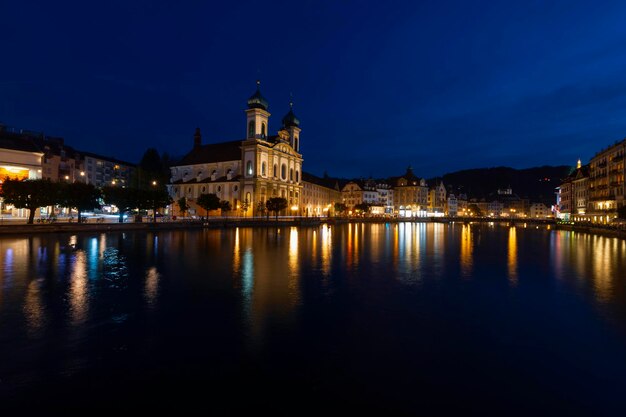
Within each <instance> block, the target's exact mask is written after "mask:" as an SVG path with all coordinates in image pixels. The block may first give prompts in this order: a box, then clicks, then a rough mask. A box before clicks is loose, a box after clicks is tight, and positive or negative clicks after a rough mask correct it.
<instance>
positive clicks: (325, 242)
mask: <svg viewBox="0 0 626 417" xmlns="http://www.w3.org/2000/svg"><path fill="white" fill-rule="evenodd" d="M321 235H322V251H321V252H322V272H323V273H324V275H328V274H330V266H331V263H332V256H333V251H332V245H333V232H332V229H331V228H330V227H329V226H328V225H326V224H324V225H323V226H322V231H321Z"/></svg>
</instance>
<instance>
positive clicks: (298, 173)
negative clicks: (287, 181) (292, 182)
mask: <svg viewBox="0 0 626 417" xmlns="http://www.w3.org/2000/svg"><path fill="white" fill-rule="evenodd" d="M296 182H300V171H296Z"/></svg>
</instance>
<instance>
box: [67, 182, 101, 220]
mask: <svg viewBox="0 0 626 417" xmlns="http://www.w3.org/2000/svg"><path fill="white" fill-rule="evenodd" d="M59 185H60V187H61V189H60V197H61V201H60V204H61V205H62V206H63V207H68V208H70V209H76V211H77V212H78V222H79V223H80V222H81V221H82V217H81V212H82V211H85V210H93V209H95V208H100V197H101V193H100V190H98V189H97V188H96V187H94V185H93V184H85V183H82V182H74V183H60V184H59Z"/></svg>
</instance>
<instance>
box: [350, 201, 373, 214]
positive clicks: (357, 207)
mask: <svg viewBox="0 0 626 417" xmlns="http://www.w3.org/2000/svg"><path fill="white" fill-rule="evenodd" d="M369 209H370V205H369V204H367V203H359V204H357V205H355V206H354V210H355V211H357V212H361V213H367V212H368V211H369Z"/></svg>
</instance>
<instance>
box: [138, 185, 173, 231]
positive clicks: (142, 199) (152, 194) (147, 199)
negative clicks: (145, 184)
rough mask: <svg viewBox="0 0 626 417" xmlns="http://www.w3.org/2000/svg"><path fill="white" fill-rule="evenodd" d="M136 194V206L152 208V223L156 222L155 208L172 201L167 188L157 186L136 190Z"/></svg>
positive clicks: (144, 208)
mask: <svg viewBox="0 0 626 417" xmlns="http://www.w3.org/2000/svg"><path fill="white" fill-rule="evenodd" d="M137 196H138V197H137V208H139V209H142V210H152V212H153V219H152V221H153V222H154V223H156V217H157V216H156V215H157V210H158V209H159V208H161V207H165V206H167V205H169V204H171V203H172V199H171V198H170V195H169V194H168V192H167V190H165V189H162V188H158V187H155V188H153V189H150V190H137Z"/></svg>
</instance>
